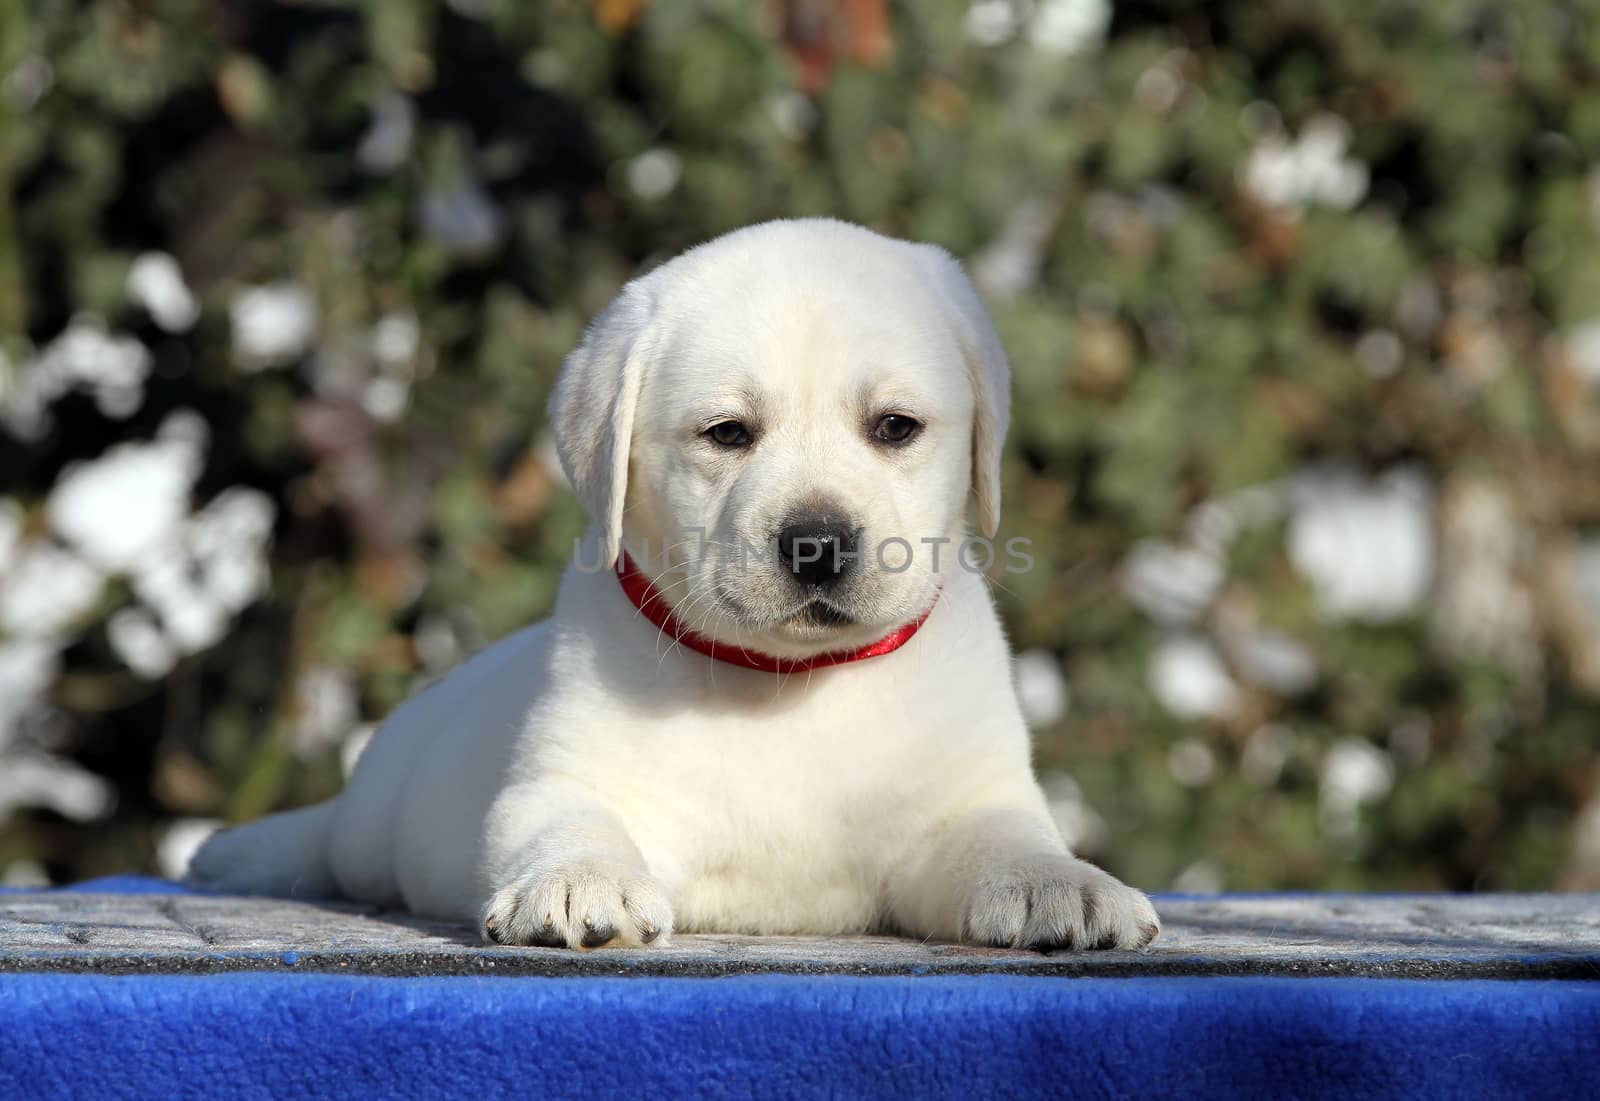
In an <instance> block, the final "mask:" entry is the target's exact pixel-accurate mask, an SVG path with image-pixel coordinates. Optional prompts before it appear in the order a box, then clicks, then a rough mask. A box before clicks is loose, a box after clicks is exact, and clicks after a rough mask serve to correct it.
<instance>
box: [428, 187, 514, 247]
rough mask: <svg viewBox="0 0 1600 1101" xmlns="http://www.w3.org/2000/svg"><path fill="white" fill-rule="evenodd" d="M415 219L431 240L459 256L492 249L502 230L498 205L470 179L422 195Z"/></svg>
mask: <svg viewBox="0 0 1600 1101" xmlns="http://www.w3.org/2000/svg"><path fill="white" fill-rule="evenodd" d="M418 220H419V221H420V222H421V223H422V232H423V234H424V235H426V236H427V238H428V239H429V240H430V241H432V242H433V243H434V244H436V245H438V246H440V247H441V248H444V249H446V250H448V251H450V252H453V253H456V254H457V255H462V256H477V255H482V254H483V253H487V252H490V251H492V250H493V249H494V248H495V247H496V246H498V245H499V244H500V238H501V235H502V234H503V232H504V225H503V221H504V220H503V219H502V218H501V216H500V208H499V207H497V206H495V203H494V200H493V199H492V198H490V196H489V193H488V192H487V191H485V190H484V189H483V188H482V187H481V186H480V185H479V184H478V183H477V182H476V181H473V180H467V181H463V182H461V183H458V184H456V185H455V186H454V187H451V188H448V189H445V190H440V191H430V192H428V193H427V194H425V195H423V196H422V199H421V202H420V204H419V206H418Z"/></svg>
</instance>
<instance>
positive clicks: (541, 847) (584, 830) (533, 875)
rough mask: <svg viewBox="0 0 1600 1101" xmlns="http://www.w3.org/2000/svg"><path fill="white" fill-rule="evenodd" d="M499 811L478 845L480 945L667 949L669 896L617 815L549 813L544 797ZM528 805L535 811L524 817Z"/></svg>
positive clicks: (583, 805)
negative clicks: (485, 893)
mask: <svg viewBox="0 0 1600 1101" xmlns="http://www.w3.org/2000/svg"><path fill="white" fill-rule="evenodd" d="M505 802H506V798H505V797H502V801H501V804H500V805H499V806H497V807H496V811H497V812H498V813H496V814H495V815H492V816H491V819H490V825H489V833H490V836H489V838H488V839H487V844H486V846H485V848H486V856H487V859H486V862H485V863H486V867H487V871H486V875H485V879H486V880H487V885H488V888H489V891H490V894H489V899H488V902H487V903H486V904H485V905H484V907H483V921H482V930H483V936H484V939H485V940H489V941H493V942H495V943H496V944H517V945H539V946H541V947H546V948H562V947H566V948H598V947H600V946H602V945H607V944H612V945H620V946H627V947H640V946H643V945H650V944H655V945H660V944H665V943H666V942H667V940H668V939H669V938H670V936H671V934H672V903H671V902H670V901H669V899H668V896H667V890H666V887H665V886H664V885H663V884H662V883H661V882H660V881H659V880H657V879H656V878H654V877H653V876H651V875H650V874H649V872H648V871H647V870H646V868H645V862H644V858H643V857H641V856H640V855H639V848H638V846H637V845H635V844H634V843H633V839H632V838H631V837H629V836H628V831H627V830H626V829H625V828H624V827H623V825H622V823H621V822H620V821H618V820H617V817H616V816H615V815H614V814H612V813H611V812H610V811H608V810H606V809H605V808H603V807H601V806H598V805H596V804H592V803H587V802H583V801H577V800H559V801H557V806H555V807H551V806H550V803H551V802H552V800H551V799H550V797H549V796H548V795H542V796H541V795H538V794H530V795H529V796H528V797H527V799H526V800H525V801H523V803H522V805H520V806H519V805H517V802H518V801H517V800H516V799H515V797H514V796H513V797H512V800H511V802H512V806H511V807H509V808H508V807H507V806H506V805H505ZM529 803H531V804H532V807H533V808H539V809H540V811H542V812H536V813H533V814H530V813H528V810H529V807H528V804H529ZM541 804H543V807H542V808H541V807H540V805H541Z"/></svg>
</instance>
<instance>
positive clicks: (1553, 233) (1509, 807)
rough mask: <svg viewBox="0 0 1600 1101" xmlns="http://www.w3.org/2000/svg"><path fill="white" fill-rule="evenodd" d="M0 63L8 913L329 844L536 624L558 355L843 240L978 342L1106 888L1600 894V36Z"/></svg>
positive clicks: (1472, 33) (482, 34)
mask: <svg viewBox="0 0 1600 1101" xmlns="http://www.w3.org/2000/svg"><path fill="white" fill-rule="evenodd" d="M0 11H3V12H4V14H3V16H0V19H3V20H4V27H3V30H0V110H3V112H4V113H3V115H0V175H3V178H4V180H5V184H6V186H5V187H4V188H0V873H3V875H4V876H5V878H6V879H8V880H9V881H12V882H28V881H37V880H39V879H41V878H46V877H47V878H49V879H53V880H57V881H61V880H66V879H71V878H76V877H81V876H85V875H91V874H98V873H104V872H109V871H114V870H125V869H129V868H165V869H166V870H168V871H169V872H170V871H172V870H174V869H175V868H176V867H177V866H178V865H179V864H180V863H181V860H182V859H183V855H184V853H185V852H186V851H187V850H188V848H189V847H190V846H192V845H193V843H194V842H195V840H196V839H197V838H198V837H199V836H201V835H203V833H204V831H205V829H207V828H208V823H209V822H211V821H212V820H215V819H227V820H235V819H241V818H248V817H251V816H254V815H258V814H261V813H264V812H266V811H269V810H272V809H274V808H279V807H287V806H291V805H294V804H298V803H303V802H306V801H309V800H314V799H318V798H321V797H324V796H326V795H328V794H330V793H332V792H333V791H335V790H336V789H337V787H338V785H339V783H340V773H341V764H340V761H341V757H343V758H345V759H346V760H348V759H349V758H350V757H351V756H353V753H354V752H355V750H356V749H357V748H358V746H359V744H360V738H361V736H362V734H363V732H364V731H365V730H367V729H370V728H369V727H367V725H366V724H369V723H371V722H373V721H375V720H377V719H378V718H380V717H381V716H382V715H384V714H385V713H386V712H387V711H388V710H389V709H390V708H391V707H393V706H394V705H395V704H396V703H397V702H398V701H399V700H401V699H402V698H403V697H404V696H405V695H406V694H407V693H408V692H410V691H412V690H413V689H414V687H415V686H416V685H417V684H418V683H419V681H421V680H423V679H425V678H428V677H431V676H434V675H437V674H438V673H440V672H442V671H443V670H445V669H447V668H448V667H450V666H451V665H452V664H453V663H455V662H456V661H458V660H459V659H460V658H461V656H463V655H464V654H466V653H468V652H470V651H471V650H473V649H474V648H476V647H478V646H480V645H482V644H483V643H484V642H485V641H487V640H491V639H493V638H495V637H496V636H498V635H501V634H502V633H505V632H507V631H509V630H511V629H512V628H514V627H516V626H518V625H520V624H522V623H525V622H527V621H529V620H532V619H534V618H536V617H538V616H540V615H542V614H543V613H544V612H545V611H546V609H547V608H548V607H549V604H550V602H551V598H552V595H553V592H554V588H555V584H556V579H557V576H558V572H559V569H560V565H561V562H562V561H563V559H564V558H565V556H566V555H567V553H568V550H569V548H570V546H571V540H572V537H573V536H574V535H575V534H576V533H577V532H578V531H579V529H580V527H581V524H582V514H581V511H580V509H579V508H578V506H577V504H576V502H575V501H574V500H573V499H572V498H571V496H570V494H569V493H567V492H566V490H565V488H564V487H563V486H562V485H561V483H560V478H559V474H558V472H557V471H556V469H555V467H554V465H553V461H552V458H551V452H550V448H549V446H548V443H547V442H546V439H545V436H544V424H543V407H544V401H545V397H546V394H547V392H548V390H549V388H550V385H551V382H552V380H553V379H554V377H555V374H556V371H557V369H558V366H559V363H560V360H561V357H562V355H563V354H564V353H565V352H566V350H567V349H568V348H570V347H571V345H572V344H573V342H574V341H575V339H576V338H577V336H578V334H579V333H580V331H581V329H582V326H583V324H584V323H585V321H586V319H587V318H588V317H590V316H591V315H592V314H593V313H594V312H596V311H597V309H598V308H599V307H601V306H602V305H603V304H604V303H605V302H606V301H607V300H608V298H609V297H610V296H611V295H612V294H613V293H614V292H615V291H616V289H617V288H618V286H619V285H620V284H621V283H622V282H623V281H624V280H625V279H626V278H627V277H628V276H629V274H630V273H632V272H634V271H636V270H637V269H638V268H639V267H640V266H641V265H646V264H649V263H652V262H655V261H657V260H659V259H662V258H664V257H666V256H669V255H671V254H673V253H676V252H678V251H679V250H681V249H683V248H685V247H687V246H689V245H692V244H694V243H696V242H698V241H701V240H704V239H705V238H707V237H709V236H712V235H714V234H717V233H720V232H722V231H724V230H727V229H731V228H733V227H736V226H740V225H744V224H747V223H750V222H755V221H759V220H762V219H766V218H772V217H778V216H784V215H798V214H827V215H834V216H838V217H841V218H847V219H851V220H855V221H859V222H863V223H866V224H868V225H871V226H874V227H876V228H879V229H881V230H884V231H886V232H889V233H893V234H898V235H903V236H907V237H914V238H921V239H926V240H932V241H936V242H939V243H941V244H943V245H945V246H947V247H949V248H950V249H952V250H953V251H955V252H956V253H958V254H959V255H962V256H963V257H965V258H966V259H967V260H968V262H969V264H970V267H971V269H972V271H973V272H974V273H975V275H976V276H977V278H978V280H979V282H980V284H981V286H982V288H983V290H984V291H985V294H986V296H987V297H988V299H989V301H990V303H991V305H992V307H993V310H994V313H995V316H996V319H997V321H998V323H999V325H1000V328H1001V330H1002V333H1003V335H1004V336H1005V338H1006V340H1007V344H1008V346H1009V348H1010V351H1011V354H1012V357H1013V360H1014V365H1015V375H1016V380H1015V392H1016V411H1017V412H1016V423H1015V425H1014V427H1013V430H1012V435H1011V440H1010V446H1009V457H1008V462H1007V468H1006V477H1007V486H1006V492H1007V501H1008V511H1007V515H1006V517H1005V523H1004V529H1005V534H1006V535H1008V536H1026V537H1029V538H1031V539H1032V540H1034V549H1035V553H1036V555H1037V558H1038V568H1037V569H1035V570H1034V571H1033V572H1031V573H1026V574H997V575H996V578H995V580H996V582H997V588H996V595H997V598H998V599H999V601H1000V604H1001V606H1002V609H1003V612H1004V615H1005V617H1006V620H1007V622H1008V624H1009V627H1010V631H1011V635H1012V638H1013V641H1014V642H1015V644H1016V647H1017V650H1018V652H1019V654H1020V655H1021V656H1020V658H1019V665H1018V679H1019V684H1020V686H1021V689H1022V691H1023V694H1024V699H1025V701H1026V703H1027V706H1028V710H1029V713H1030V715H1032V716H1033V718H1034V721H1035V724H1036V726H1037V727H1038V758H1039V764H1040V767H1041V770H1042V772H1043V773H1044V774H1045V776H1046V782H1047V786H1048V788H1049V791H1050V793H1051V795H1052V798H1053V799H1054V800H1055V804H1056V808H1057V810H1058V812H1059V815H1060V818H1061V821H1062V824H1063V826H1064V828H1065V829H1066V830H1067V831H1068V832H1069V833H1070V834H1072V835H1073V836H1074V837H1075V838H1076V839H1077V840H1078V842H1079V844H1080V846H1081V847H1082V848H1083V849H1084V850H1085V851H1087V852H1089V853H1090V854H1091V855H1093V856H1094V857H1095V858H1097V859H1099V860H1101V861H1103V862H1104V863H1105V864H1106V865H1107V866H1108V867H1110V868H1112V869H1114V870H1116V871H1118V872H1120V873H1122V874H1123V875H1125V876H1128V877H1130V878H1131V879H1132V880H1133V881H1134V882H1136V883H1139V884H1141V885H1145V886H1149V887H1152V888H1163V887H1168V886H1172V885H1176V886H1178V887H1180V888H1182V889H1191V890H1208V889H1214V888H1216V887H1219V886H1225V887H1230V888H1266V887H1339V888H1349V887H1379V888H1441V887H1442V888H1550V887H1558V886H1568V887H1579V886H1587V887H1590V888H1593V887H1600V766H1597V750H1600V707H1597V694H1600V461H1597V460H1600V248H1597V247H1596V244H1597V241H1596V234H1597V231H1600V19H1597V18H1596V16H1597V14H1600V13H1597V11H1596V7H1595V5H1594V4H1593V3H1592V2H1589V0H1569V2H1556V0H1526V2H1519V3H1507V4H1495V3H1473V2H1460V0H1450V2H1444V3H1421V2H1406V0H1384V2H1376V0H1371V2H1366V0H1358V2H1352V3H1345V4H1338V5H1324V4H1310V3H1304V2H1298V0H1253V2H1250V3H1245V2H1243V0H1238V2H1223V3H1206V4H1200V3H1171V4H1160V5H1158V4H1147V3H1132V2H1130V3H1121V4H1118V5H1117V6H1116V7H1115V9H1114V10H1113V9H1112V8H1111V7H1109V6H1107V3H1106V0H977V2H975V3H972V4H970V5H969V4H966V3H951V2H940V3H917V4H915V5H913V4H909V3H906V4H895V5H887V4H885V3H884V0H837V2H833V3H829V2H826V0H787V2H783V3H772V4H763V5H757V4H749V3H742V2H736V0H699V2H694V0H659V2H657V3H654V4H651V5H648V6H646V5H644V4H642V3H641V2H640V0H597V2H596V3H595V4H593V5H590V4H588V3H580V2H576V0H565V2H562V0H551V2H544V3H525V4H524V3H512V2H510V0H451V2H450V3H447V4H438V3H432V2H427V0H384V2H382V3H379V2H378V0H371V2H369V3H366V4H359V3H338V2H317V3H312V2H306V3H265V2H215V0H214V2H205V0H149V2H144V3H132V2H113V0H84V2H67V0H43V2H40V3H35V4H29V5H22V4H20V3H12V4H7V5H4V6H3V7H0ZM443 733H445V734H446V735H448V732H443Z"/></svg>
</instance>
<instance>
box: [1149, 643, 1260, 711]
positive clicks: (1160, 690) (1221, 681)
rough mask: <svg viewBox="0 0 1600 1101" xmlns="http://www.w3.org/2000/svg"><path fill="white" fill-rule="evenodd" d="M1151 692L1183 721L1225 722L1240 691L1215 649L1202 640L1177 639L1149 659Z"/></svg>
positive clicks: (1166, 644) (1161, 644) (1236, 703)
mask: <svg viewBox="0 0 1600 1101" xmlns="http://www.w3.org/2000/svg"><path fill="white" fill-rule="evenodd" d="M1149 682H1150V690H1151V691H1152V692H1153V693H1154V694H1155V697H1156V699H1157V700H1159V701H1160V702H1161V705H1162V706H1163V707H1165V708H1166V709H1167V710H1168V711H1170V712H1172V714H1174V715H1176V716H1178V718H1180V719H1223V718H1227V717H1228V716H1229V715H1231V714H1233V712H1234V711H1235V709H1237V707H1238V705H1239V689H1238V686H1237V685H1235V684H1234V682H1233V678H1232V677H1231V676H1229V675H1228V671H1227V669H1226V668H1225V667H1224V666H1223V664H1222V659H1221V657H1219V656H1218V654H1217V651H1216V648H1215V647H1214V646H1212V645H1211V643H1210V642H1209V641H1207V640H1205V639H1203V638H1198V637H1195V636H1192V635H1174V636H1172V637H1169V638H1166V639H1163V640H1162V641H1161V643H1160V644H1159V645H1157V646H1156V649H1155V653H1153V654H1152V655H1151V657H1150V670H1149Z"/></svg>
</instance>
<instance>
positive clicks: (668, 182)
mask: <svg viewBox="0 0 1600 1101" xmlns="http://www.w3.org/2000/svg"><path fill="white" fill-rule="evenodd" d="M682 176H683V162H682V161H681V160H680V159H679V158H678V154H676V153H674V152H673V151H672V150H670V149H647V150H645V151H644V152H643V153H640V154H639V155H638V156H637V157H634V158H633V159H632V160H631V161H629V162H628V188H629V190H631V191H632V192H633V193H634V194H635V195H637V196H638V197H639V198H641V199H646V200H650V199H664V198H666V197H667V196H668V195H670V194H672V191H673V189H674V188H675V187H677V186H678V180H679V179H681V178H682Z"/></svg>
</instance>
